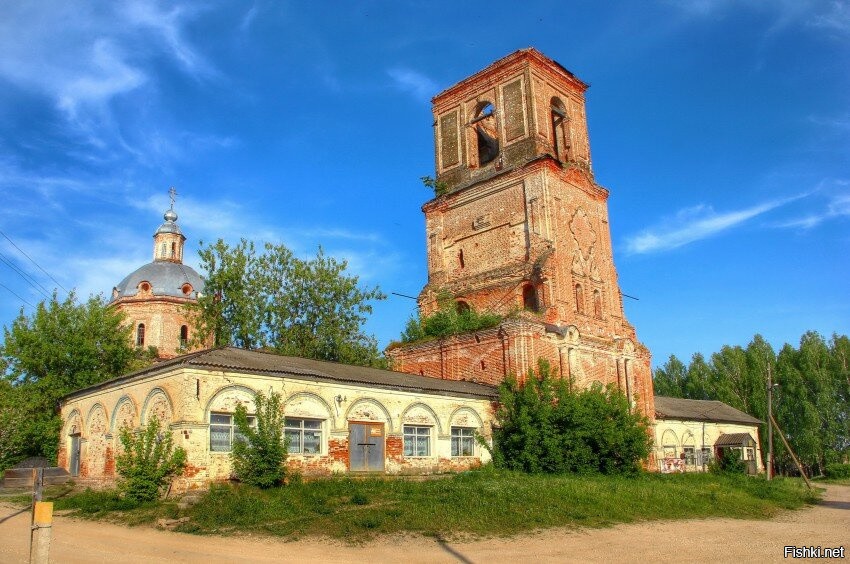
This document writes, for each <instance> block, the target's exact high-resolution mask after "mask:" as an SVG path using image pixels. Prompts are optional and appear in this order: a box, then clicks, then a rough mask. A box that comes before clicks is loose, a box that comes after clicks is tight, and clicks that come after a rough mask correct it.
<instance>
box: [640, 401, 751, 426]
mask: <svg viewBox="0 0 850 564" xmlns="http://www.w3.org/2000/svg"><path fill="white" fill-rule="evenodd" d="M655 418H656V419H683V420H688V421H706V422H711V423H742V424H744V425H761V424H762V423H764V421H761V420H759V419H756V418H755V417H752V416H751V415H747V414H746V413H744V412H743V411H741V410H739V409H735V408H734V407H732V406H731V405H728V404H725V403H723V402H722V401H717V400H692V399H684V398H668V397H665V396H655Z"/></svg>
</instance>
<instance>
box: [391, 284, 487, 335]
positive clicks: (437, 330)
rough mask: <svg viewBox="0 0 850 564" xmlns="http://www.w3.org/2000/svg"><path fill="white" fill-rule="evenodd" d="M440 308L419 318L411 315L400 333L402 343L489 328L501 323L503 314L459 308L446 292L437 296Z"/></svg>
mask: <svg viewBox="0 0 850 564" xmlns="http://www.w3.org/2000/svg"><path fill="white" fill-rule="evenodd" d="M437 301H438V302H439V304H440V309H438V310H437V311H435V312H434V313H432V314H431V315H429V316H427V317H425V318H422V319H419V318H418V317H415V316H412V317H410V319H408V320H407V325H405V328H404V331H402V333H401V342H402V343H413V342H416V341H423V340H427V339H442V338H445V337H450V336H451V335H459V334H461V333H468V332H470V331H479V330H481V329H489V328H490V327H495V326H497V325H498V324H499V323H501V322H502V321H503V319H504V317H503V316H501V315H497V314H495V313H487V312H484V313H478V312H477V311H475V308H472V307H469V308H464V309H460V310H459V308H458V305H457V303H456V302H455V301H454V300H453V299H451V297H450V296H448V295H447V294H440V295H439V296H438V297H437Z"/></svg>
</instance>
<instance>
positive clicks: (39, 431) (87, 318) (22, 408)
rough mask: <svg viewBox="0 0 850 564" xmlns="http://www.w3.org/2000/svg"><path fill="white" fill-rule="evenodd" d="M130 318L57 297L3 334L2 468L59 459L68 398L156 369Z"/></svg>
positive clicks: (100, 303)
mask: <svg viewBox="0 0 850 564" xmlns="http://www.w3.org/2000/svg"><path fill="white" fill-rule="evenodd" d="M130 331H131V329H130V327H128V326H125V325H124V318H123V316H122V315H121V314H120V313H119V312H116V311H115V310H113V309H110V308H108V307H107V306H106V304H105V303H104V300H103V298H101V297H99V296H98V297H91V298H89V299H88V301H86V302H85V303H79V302H78V301H77V299H76V296H75V295H74V294H73V293H71V294H70V295H69V296H68V297H67V298H66V299H65V300H62V301H60V300H59V299H58V297H57V296H56V294H54V295H53V297H52V298H51V299H50V300H48V301H43V302H41V303H39V304H38V306H37V307H36V309H35V312H34V313H33V314H32V315H30V316H27V315H25V314H24V312H23V310H21V313H20V314H19V315H18V317H17V318H16V319H15V320H14V321H13V323H12V326H11V327H4V329H3V344H2V346H0V358H2V364H3V365H4V366H5V370H4V372H3V378H4V380H5V382H4V383H3V385H2V386H0V426H2V430H0V433H2V439H3V440H0V443H2V445H3V446H0V465H8V464H12V463H14V462H16V461H17V460H20V459H22V458H25V457H27V456H46V457H47V458H50V459H52V460H55V459H56V449H57V446H58V441H59V428H60V426H61V421H60V420H59V416H58V415H57V414H56V405H57V401H58V400H59V398H61V397H62V396H64V395H65V394H67V393H69V392H72V391H74V390H78V389H80V388H84V387H86V386H91V385H93V384H97V383H99V382H102V381H104V380H106V379H108V378H113V377H115V376H118V375H120V374H123V373H125V372H128V371H130V370H133V369H136V368H141V367H143V366H145V365H146V364H148V363H150V362H151V361H152V359H153V356H154V355H155V351H142V350H134V349H133V348H132V347H131V346H130Z"/></svg>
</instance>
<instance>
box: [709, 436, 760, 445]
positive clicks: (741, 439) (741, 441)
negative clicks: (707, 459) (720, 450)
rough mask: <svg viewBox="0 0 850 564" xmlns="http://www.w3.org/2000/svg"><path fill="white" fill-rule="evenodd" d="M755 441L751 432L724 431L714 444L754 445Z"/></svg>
mask: <svg viewBox="0 0 850 564" xmlns="http://www.w3.org/2000/svg"><path fill="white" fill-rule="evenodd" d="M755 442H756V441H755V439H753V437H752V435H750V434H749V433H723V434H722V435H720V436H719V437H717V440H716V441H714V446H716V447H722V446H752V445H754V444H755Z"/></svg>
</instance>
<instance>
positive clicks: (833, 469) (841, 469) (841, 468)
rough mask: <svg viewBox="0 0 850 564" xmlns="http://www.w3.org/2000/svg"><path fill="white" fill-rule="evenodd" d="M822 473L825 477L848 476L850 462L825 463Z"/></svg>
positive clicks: (838, 477)
mask: <svg viewBox="0 0 850 564" xmlns="http://www.w3.org/2000/svg"><path fill="white" fill-rule="evenodd" d="M824 473H825V474H826V477H827V478H834V479H835V478H837V479H841V478H850V464H827V465H826V468H825V469H824Z"/></svg>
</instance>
